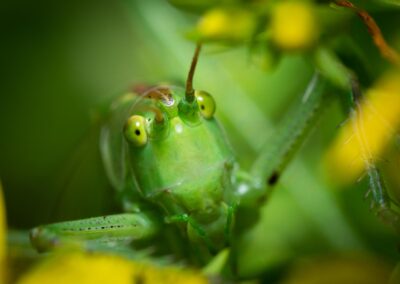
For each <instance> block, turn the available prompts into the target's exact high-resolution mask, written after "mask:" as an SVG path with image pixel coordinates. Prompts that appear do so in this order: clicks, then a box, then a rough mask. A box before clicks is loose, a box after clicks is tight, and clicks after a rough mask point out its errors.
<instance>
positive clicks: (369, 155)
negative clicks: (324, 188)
mask: <svg viewBox="0 0 400 284" xmlns="http://www.w3.org/2000/svg"><path fill="white" fill-rule="evenodd" d="M399 126H400V73H399V72H396V73H388V74H385V75H384V76H383V77H382V78H381V80H379V81H378V82H377V83H376V84H375V85H374V86H373V87H372V88H370V89H369V90H368V91H367V92H366V97H365V99H364V100H363V101H362V103H361V107H360V110H358V111H357V113H356V115H355V116H354V117H352V118H351V119H350V120H349V121H348V122H347V123H346V124H345V125H344V126H343V127H342V129H341V131H340V132H339V135H338V136H337V137H336V139H335V141H334V143H333V145H332V146H331V147H330V150H329V151H328V154H327V160H326V162H327V164H328V169H329V171H330V174H331V176H332V177H334V178H335V180H336V181H337V182H338V183H341V184H350V183H352V182H354V181H355V180H356V179H357V178H358V177H359V176H361V175H362V173H363V171H364V170H365V168H366V166H367V164H368V163H370V162H374V161H376V160H377V159H379V158H380V157H381V156H382V154H383V152H384V150H385V149H386V147H387V145H388V144H389V142H390V140H391V139H392V138H393V135H394V134H395V133H396V131H397V130H398V129H399Z"/></svg>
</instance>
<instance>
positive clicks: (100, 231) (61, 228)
mask: <svg viewBox="0 0 400 284" xmlns="http://www.w3.org/2000/svg"><path fill="white" fill-rule="evenodd" d="M158 229H159V224H158V222H157V221H156V220H155V219H154V218H152V217H151V216H150V215H148V214H146V213H143V212H140V213H125V214H117V215H108V216H102V217H94V218H88V219H82V220H75V221H66V222H60V223H54V224H49V225H44V226H40V227H36V228H34V229H32V230H31V232H30V238H31V242H32V244H33V246H34V247H35V248H36V249H37V250H38V251H47V250H50V249H52V248H54V247H57V246H61V245H63V244H66V243H71V242H80V241H83V242H85V243H87V244H88V245H91V244H92V245H97V244H98V245H107V244H111V243H115V242H121V241H122V242H129V241H132V240H141V239H146V238H149V237H151V236H153V235H154V234H155V233H156V232H157V231H158Z"/></svg>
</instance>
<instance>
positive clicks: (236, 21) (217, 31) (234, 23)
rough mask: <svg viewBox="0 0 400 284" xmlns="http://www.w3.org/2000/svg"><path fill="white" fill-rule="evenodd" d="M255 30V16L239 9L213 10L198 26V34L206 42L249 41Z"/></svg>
mask: <svg viewBox="0 0 400 284" xmlns="http://www.w3.org/2000/svg"><path fill="white" fill-rule="evenodd" d="M254 28H255V19H254V17H253V15H252V14H251V13H250V12H249V11H246V10H239V9H220V8H217V9H212V10H210V11H208V12H207V13H206V14H205V15H204V16H203V17H202V18H201V19H200V21H199V23H198V24H197V31H198V33H199V34H200V36H201V38H203V39H206V40H231V41H243V40H248V39H250V37H251V35H252V34H253V32H254Z"/></svg>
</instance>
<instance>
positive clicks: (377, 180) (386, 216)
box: [350, 77, 400, 233]
mask: <svg viewBox="0 0 400 284" xmlns="http://www.w3.org/2000/svg"><path fill="white" fill-rule="evenodd" d="M350 84H351V92H350V95H351V98H352V115H353V118H354V121H353V127H354V133H355V134H356V138H357V140H358V142H359V147H360V148H361V149H360V150H361V154H362V159H363V161H364V163H365V170H366V173H367V175H368V179H369V187H370V188H369V190H368V191H367V194H366V197H368V196H369V195H370V194H369V193H372V194H371V196H372V199H371V209H372V210H374V212H375V213H376V214H377V216H378V217H379V218H380V219H381V220H382V221H383V222H384V223H386V224H388V225H390V226H391V227H392V228H394V229H395V230H396V231H397V232H398V233H400V213H399V212H398V211H395V210H394V209H393V208H394V207H396V202H394V200H392V199H391V198H390V196H389V194H388V192H387V189H386V187H385V184H384V181H383V179H382V174H381V173H380V171H379V169H378V167H377V166H376V165H375V163H374V159H373V155H372V153H371V151H370V149H369V147H368V141H367V139H366V137H365V133H364V125H363V123H362V119H361V117H362V112H363V108H362V107H361V104H360V100H361V98H362V92H361V90H360V86H359V83H358V80H357V78H355V77H352V78H351V80H350Z"/></svg>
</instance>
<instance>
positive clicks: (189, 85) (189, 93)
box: [185, 43, 201, 103]
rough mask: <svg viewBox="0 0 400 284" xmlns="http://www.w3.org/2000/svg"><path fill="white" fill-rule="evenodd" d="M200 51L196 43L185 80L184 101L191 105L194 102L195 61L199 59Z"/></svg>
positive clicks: (199, 44)
mask: <svg viewBox="0 0 400 284" xmlns="http://www.w3.org/2000/svg"><path fill="white" fill-rule="evenodd" d="M200 50H201V43H197V45H196V50H195V52H194V55H193V59H192V64H191V65H190V69H189V74H188V77H187V80H186V92H185V98H186V101H187V102H189V103H191V102H193V101H194V90H193V76H194V71H195V70H196V65H197V60H198V59H199V54H200Z"/></svg>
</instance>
